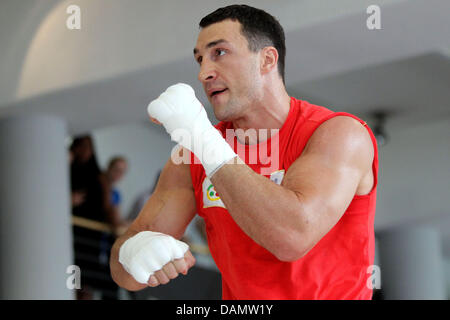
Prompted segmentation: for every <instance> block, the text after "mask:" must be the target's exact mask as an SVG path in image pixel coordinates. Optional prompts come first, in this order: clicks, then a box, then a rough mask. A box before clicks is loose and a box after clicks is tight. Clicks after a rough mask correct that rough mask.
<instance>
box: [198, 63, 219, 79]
mask: <svg viewBox="0 0 450 320" xmlns="http://www.w3.org/2000/svg"><path fill="white" fill-rule="evenodd" d="M216 77H217V71H216V69H215V68H214V65H213V64H212V63H209V62H207V61H203V62H202V64H201V66H200V71H199V73H198V80H199V81H200V82H202V83H206V82H208V81H211V80H215V79H216Z"/></svg>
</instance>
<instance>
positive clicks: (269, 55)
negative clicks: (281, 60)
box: [261, 47, 278, 74]
mask: <svg viewBox="0 0 450 320" xmlns="http://www.w3.org/2000/svg"><path fill="white" fill-rule="evenodd" d="M277 64H278V51H277V49H275V47H265V48H263V49H261V74H267V73H270V72H272V70H274V69H276V67H277Z"/></svg>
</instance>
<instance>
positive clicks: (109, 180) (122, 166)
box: [100, 156, 128, 234]
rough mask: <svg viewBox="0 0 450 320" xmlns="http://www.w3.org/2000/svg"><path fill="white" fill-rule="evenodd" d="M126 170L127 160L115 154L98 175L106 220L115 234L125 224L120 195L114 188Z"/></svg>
mask: <svg viewBox="0 0 450 320" xmlns="http://www.w3.org/2000/svg"><path fill="white" fill-rule="evenodd" d="M127 170H128V162H127V160H126V159H125V158H124V157H122V156H115V157H113V158H111V160H110V161H109V164H108V167H107V169H106V171H104V172H103V173H102V174H101V175H100V183H101V185H102V189H103V207H104V208H105V211H106V221H107V223H109V224H110V225H111V228H112V230H114V232H115V233H116V234H117V233H120V230H121V228H123V227H125V226H126V225H127V224H126V222H125V221H124V219H122V217H121V214H120V204H121V195H120V192H119V190H118V189H117V188H116V185H117V184H118V183H119V182H120V181H121V180H122V178H123V176H124V175H125V174H126V172H127Z"/></svg>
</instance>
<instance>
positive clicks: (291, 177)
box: [211, 117, 374, 261]
mask: <svg viewBox="0 0 450 320" xmlns="http://www.w3.org/2000/svg"><path fill="white" fill-rule="evenodd" d="M373 155H374V151H373V145H372V141H371V139H370V136H369V134H368V132H367V130H366V129H365V128H364V127H363V126H362V125H361V124H360V123H359V122H357V121H356V120H354V119H352V118H349V117H335V118H332V119H330V120H328V121H326V122H325V123H324V124H322V125H321V126H320V127H319V128H318V129H317V130H316V131H315V132H314V134H313V135H312V137H311V138H310V140H309V142H308V144H307V146H306V147H305V149H304V151H303V153H302V155H301V156H300V157H299V158H298V159H297V160H296V161H295V162H294V163H293V164H292V165H291V167H290V168H289V170H288V171H287V172H286V176H285V178H284V180H283V182H282V184H281V185H277V184H275V183H273V182H271V181H270V180H269V179H267V178H265V177H263V176H261V175H259V174H256V173H255V172H254V171H252V170H251V169H250V168H249V167H248V166H247V165H245V164H244V163H243V162H242V161H241V160H240V159H238V160H237V161H238V164H230V162H229V163H228V164H226V165H224V166H223V167H222V168H221V169H219V170H218V171H217V172H216V173H215V174H214V176H213V177H212V178H211V182H212V183H213V184H214V187H215V189H216V191H217V192H218V193H219V194H220V197H221V199H222V201H223V202H224V203H225V206H226V207H227V209H228V211H229V212H230V215H231V216H232V217H233V219H234V220H235V221H236V223H237V224H238V225H239V226H240V227H241V228H242V230H243V231H244V232H246V233H247V234H248V235H249V236H250V237H251V238H252V239H253V240H254V241H255V242H257V243H258V244H260V245H261V246H263V247H264V248H266V249H267V250H269V251H270V252H271V253H273V254H274V255H275V256H276V257H277V258H278V259H280V260H282V261H294V260H297V259H299V258H300V257H302V256H303V255H305V254H306V253H307V252H308V251H309V250H310V249H311V248H312V247H313V246H314V245H315V244H316V243H317V242H318V241H319V240H320V239H321V238H322V237H323V236H324V235H325V234H326V233H327V232H328V231H329V230H330V229H331V228H332V227H333V226H334V225H335V224H336V223H337V222H338V221H339V219H340V218H341V216H342V215H343V213H344V212H345V210H346V209H347V207H348V205H349V204H350V202H351V200H352V199H353V197H354V195H355V193H356V191H357V189H358V187H359V186H360V183H361V181H362V179H363V177H365V176H366V175H367V174H368V172H369V173H371V164H372V160H373Z"/></svg>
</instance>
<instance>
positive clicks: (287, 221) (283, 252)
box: [211, 158, 304, 260]
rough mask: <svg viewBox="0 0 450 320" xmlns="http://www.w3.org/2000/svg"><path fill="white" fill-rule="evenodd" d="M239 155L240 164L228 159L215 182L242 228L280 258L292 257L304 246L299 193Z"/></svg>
mask: <svg viewBox="0 0 450 320" xmlns="http://www.w3.org/2000/svg"><path fill="white" fill-rule="evenodd" d="M236 159H237V160H235V161H238V162H237V164H231V163H232V162H231V161H230V162H228V164H226V165H224V166H223V167H222V168H220V169H219V170H218V171H217V172H216V173H215V174H214V175H213V176H212V178H211V182H212V183H213V185H214V187H215V189H216V191H217V192H218V194H220V198H221V199H222V201H223V202H224V204H225V206H226V208H227V210H228V211H229V213H230V215H231V216H232V218H233V219H234V221H235V222H236V223H237V224H238V225H239V226H240V227H241V229H242V230H243V231H244V232H245V233H246V234H247V235H248V236H249V237H250V238H252V239H253V240H254V241H255V242H256V243H258V244H260V245H261V246H263V247H264V248H266V249H267V250H269V251H270V252H272V253H273V254H274V255H275V256H277V257H278V258H279V259H280V260H289V259H290V258H289V257H288V255H290V252H292V250H294V251H296V250H299V251H301V250H302V245H301V243H299V239H300V237H299V236H300V231H301V230H302V228H303V226H304V224H303V223H302V209H301V206H300V200H299V198H298V196H297V195H296V193H295V192H293V191H291V190H288V189H286V188H284V187H282V186H279V185H277V184H275V183H273V182H271V181H270V180H269V179H267V178H266V177H264V176H261V175H259V174H257V173H255V172H254V171H253V170H251V169H250V168H249V167H248V166H247V165H246V164H244V163H243V162H242V160H240V159H239V158H236ZM300 242H301V241H300ZM292 253H293V255H294V256H295V252H292ZM297 255H298V254H297Z"/></svg>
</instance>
